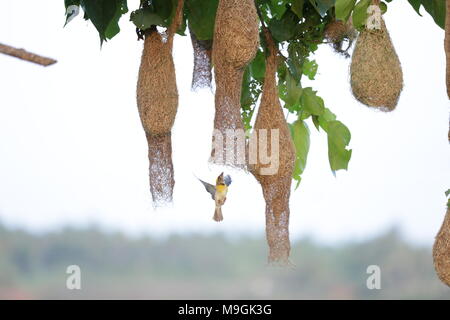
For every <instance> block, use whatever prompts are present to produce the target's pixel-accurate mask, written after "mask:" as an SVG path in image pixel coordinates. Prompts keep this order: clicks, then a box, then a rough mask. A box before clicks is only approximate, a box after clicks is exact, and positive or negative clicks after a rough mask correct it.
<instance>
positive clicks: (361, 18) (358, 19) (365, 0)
mask: <svg viewBox="0 0 450 320" xmlns="http://www.w3.org/2000/svg"><path fill="white" fill-rule="evenodd" d="M370 3H371V0H361V1H359V2H358V3H357V4H356V6H355V8H354V9H353V14H352V22H353V26H354V27H355V28H356V29H357V30H361V29H362V28H363V27H364V25H365V24H366V20H367V8H368V7H369V5H370Z"/></svg>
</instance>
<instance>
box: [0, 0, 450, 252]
mask: <svg viewBox="0 0 450 320" xmlns="http://www.w3.org/2000/svg"><path fill="white" fill-rule="evenodd" d="M0 4H1V7H2V10H1V11H0V42H2V43H6V44H10V45H13V46H17V47H24V48H26V49H29V50H31V51H35V52H37V53H41V54H44V55H47V56H51V57H54V58H56V59H58V63H57V64H56V65H54V66H52V67H49V68H42V67H39V66H35V65H32V64H30V63H26V62H23V61H19V60H16V59H14V58H10V57H7V56H0V88H1V89H0V92H1V99H0V221H1V222H3V223H7V224H8V225H13V226H20V227H26V228H29V229H32V230H38V231H42V230H49V229H54V228H58V227H60V226H62V225H71V226H80V225H82V226H85V225H89V224H97V225H100V226H102V227H103V228H105V229H107V230H119V231H124V232H127V233H128V234H132V235H136V234H141V233H148V234H154V235H155V234H158V235H165V234H168V233H171V232H184V231H201V232H216V231H225V232H227V233H230V234H233V233H239V234H255V233H258V232H263V231H264V226H265V220H264V200H263V197H262V193H261V189H260V186H259V185H258V184H257V183H256V181H255V180H254V178H253V177H252V176H251V175H247V174H245V173H242V172H230V173H231V175H232V176H233V180H234V181H233V184H232V186H231V187H230V191H229V196H228V200H227V203H226V205H225V206H224V208H223V211H224V216H225V220H224V221H223V223H220V224H217V223H215V222H213V221H212V219H211V217H212V213H213V202H212V201H211V198H210V197H209V195H208V194H207V193H206V192H205V191H204V189H203V186H202V185H201V184H200V183H199V182H198V181H196V179H195V177H194V175H193V173H195V174H196V175H198V176H199V177H203V178H204V179H206V180H211V181H212V180H213V179H214V178H215V176H216V175H217V174H218V173H220V171H219V170H220V168H214V167H211V166H209V165H208V163H207V160H208V156H209V152H210V142H211V133H212V125H213V116H214V105H213V95H212V94H211V93H210V92H208V91H204V92H200V93H192V92H191V91H190V82H191V71H192V49H191V45H190V40H189V38H188V37H179V36H178V37H176V39H175V48H174V54H175V64H176V68H177V77H178V79H177V81H178V88H179V92H180V104H179V111H178V115H177V119H176V122H175V127H174V129H173V149H174V151H173V157H174V166H175V175H176V176H175V179H176V185H175V193H174V199H175V201H174V204H173V206H171V207H169V208H166V209H162V210H159V211H158V212H154V211H153V209H152V205H151V197H150V193H149V188H148V160H147V145H146V139H145V136H144V132H143V129H142V127H141V123H140V120H139V117H138V112H137V107H136V102H135V87H136V80H137V71H138V67H139V60H140V54H141V48H142V42H137V41H136V35H135V29H134V27H133V25H132V24H131V23H130V22H128V21H127V20H128V15H127V16H126V17H125V18H123V19H122V20H121V28H122V32H121V33H120V34H119V35H118V36H117V37H116V38H114V39H113V40H112V41H110V42H108V43H106V44H105V45H104V46H103V49H102V50H100V48H99V39H98V35H97V32H96V31H95V29H94V28H93V26H92V25H91V24H90V23H87V22H85V21H83V20H82V19H81V17H78V18H76V19H75V20H74V21H72V22H71V23H70V24H69V25H68V26H67V27H66V28H65V29H63V28H62V26H63V24H64V6H63V1H50V0H47V1H26V2H24V1H7V0H0ZM137 4H138V1H136V0H135V1H129V7H130V8H131V9H134V8H136V7H137ZM385 19H386V23H387V26H388V28H389V30H390V32H391V37H392V39H393V42H394V45H395V47H396V49H397V53H398V55H399V57H400V60H401V62H402V66H403V72H404V82H405V87H404V90H403V93H402V95H401V98H400V102H399V104H398V106H397V110H396V111H394V112H392V113H388V114H385V113H381V112H376V111H373V110H370V109H368V108H367V107H365V106H363V105H361V104H359V103H358V102H356V101H355V100H354V98H353V97H352V95H351V93H350V87H349V83H348V68H349V62H350V60H345V59H343V58H342V57H340V56H337V55H335V54H334V53H333V52H332V50H331V49H330V48H329V47H327V46H323V47H322V48H321V49H319V51H318V52H317V54H316V56H315V59H316V60H317V62H318V63H319V74H318V76H317V80H316V81H313V82H311V84H312V86H313V87H314V88H315V89H317V90H319V94H320V95H321V96H322V97H323V98H324V100H325V104H326V106H327V107H329V108H330V109H331V110H332V111H333V112H335V113H336V114H337V115H338V118H339V120H341V121H343V122H344V123H345V124H346V125H347V126H348V127H349V128H350V130H351V132H352V141H351V148H352V149H353V157H352V160H351V162H350V165H349V170H348V171H339V172H338V174H337V177H336V178H335V177H334V176H333V175H332V173H331V171H330V169H329V165H328V159H327V143H326V137H325V135H323V134H321V133H317V132H316V130H315V129H314V127H313V126H312V125H311V126H310V128H311V131H312V142H311V143H312V146H311V150H310V156H309V159H308V164H307V168H306V171H305V173H304V176H303V181H302V183H301V186H300V188H299V189H298V190H297V191H293V193H292V196H291V224H290V230H291V237H292V238H299V237H303V236H312V237H314V238H316V239H317V240H320V241H324V242H327V243H335V242H336V241H342V240H353V239H363V238H365V237H367V236H372V235H376V234H378V233H380V232H382V231H383V230H384V229H386V228H388V227H390V226H393V225H397V226H399V227H400V228H401V230H402V231H403V232H404V233H405V235H406V236H407V237H408V238H409V239H411V240H414V241H416V242H420V243H424V244H429V243H431V242H432V240H433V238H434V235H435V234H436V232H437V230H438V228H439V226H440V224H441V222H442V219H443V216H444V214H445V201H446V200H445V196H444V191H445V190H447V189H448V188H450V148H449V145H448V142H447V130H448V123H449V122H448V112H449V108H448V107H449V101H448V100H447V96H446V90H445V81H444V79H445V59H444V50H443V39H444V32H443V30H441V29H440V28H439V27H437V26H436V25H435V24H434V22H433V21H432V19H431V18H430V17H429V16H428V14H426V13H425V14H424V17H422V18H421V17H419V16H418V15H417V14H416V13H415V12H414V10H413V9H412V8H411V7H410V6H409V4H408V3H407V2H406V1H394V2H393V3H391V4H389V10H388V13H387V14H386V16H385ZM305 85H306V84H305Z"/></svg>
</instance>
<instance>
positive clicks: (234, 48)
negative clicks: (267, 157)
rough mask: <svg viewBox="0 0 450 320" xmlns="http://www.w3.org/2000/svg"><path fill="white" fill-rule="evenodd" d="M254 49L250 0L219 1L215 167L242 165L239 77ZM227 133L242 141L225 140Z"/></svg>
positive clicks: (253, 10) (255, 22)
mask: <svg viewBox="0 0 450 320" xmlns="http://www.w3.org/2000/svg"><path fill="white" fill-rule="evenodd" d="M258 47H259V20H258V15H257V13H256V7H255V3H254V1H253V0H219V5H218V8H217V13H216V22H215V26H214V39H213V64H214V75H215V81H216V94H215V108H216V112H215V118H214V129H215V134H214V137H213V150H212V153H211V156H212V161H213V162H215V163H217V164H227V165H230V166H236V167H243V166H245V137H244V125H243V123H242V119H241V103H240V102H241V89H242V78H243V75H244V69H245V66H246V65H247V64H248V63H250V62H251V61H252V60H253V58H254V57H255V55H256V52H257V49H258ZM217 133H219V134H220V135H221V139H220V141H218V140H216V138H217ZM230 133H232V134H238V135H239V134H241V135H242V136H241V138H243V139H239V138H238V137H236V138H234V137H231V139H227V138H226V137H227V134H230ZM227 140H228V141H227ZM219 142H221V143H220V145H219ZM241 147H242V148H241Z"/></svg>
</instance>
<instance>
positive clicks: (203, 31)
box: [184, 0, 219, 40]
mask: <svg viewBox="0 0 450 320" xmlns="http://www.w3.org/2000/svg"><path fill="white" fill-rule="evenodd" d="M218 4H219V0H185V5H184V6H185V11H186V16H187V19H188V21H189V28H190V29H191V30H192V31H193V32H194V34H195V36H196V37H197V39H199V40H211V39H212V38H213V35H214V23H215V21H216V11H217V6H218Z"/></svg>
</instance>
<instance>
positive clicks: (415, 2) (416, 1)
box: [408, 0, 422, 16]
mask: <svg viewBox="0 0 450 320" xmlns="http://www.w3.org/2000/svg"><path fill="white" fill-rule="evenodd" d="M408 2H409V4H410V5H411V6H412V7H413V8H414V10H416V12H417V14H418V15H419V16H422V15H421V14H420V6H421V5H422V1H421V0H408Z"/></svg>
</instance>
